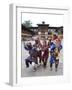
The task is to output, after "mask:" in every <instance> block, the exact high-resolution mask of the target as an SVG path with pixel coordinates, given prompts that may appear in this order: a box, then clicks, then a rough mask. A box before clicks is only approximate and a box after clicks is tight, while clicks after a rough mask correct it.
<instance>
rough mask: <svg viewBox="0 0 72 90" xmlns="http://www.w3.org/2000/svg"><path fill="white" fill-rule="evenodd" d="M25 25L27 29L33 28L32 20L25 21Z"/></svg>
mask: <svg viewBox="0 0 72 90" xmlns="http://www.w3.org/2000/svg"><path fill="white" fill-rule="evenodd" d="M23 25H24V26H25V27H32V22H31V21H30V20H28V21H24V23H23Z"/></svg>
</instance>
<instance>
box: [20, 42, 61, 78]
mask: <svg viewBox="0 0 72 90" xmlns="http://www.w3.org/2000/svg"><path fill="white" fill-rule="evenodd" d="M32 43H33V42H32ZM28 55H29V54H28V51H26V50H25V49H24V42H22V65H21V69H22V70H21V76H22V77H32V76H55V75H63V50H61V53H60V63H59V67H58V71H57V72H56V71H55V64H54V65H53V70H52V71H50V67H49V60H48V63H47V67H46V68H43V65H41V66H38V68H37V71H35V72H34V71H33V66H32V65H30V67H29V68H26V66H25V58H26V57H27V56H28Z"/></svg>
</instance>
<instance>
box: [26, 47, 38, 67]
mask: <svg viewBox="0 0 72 90" xmlns="http://www.w3.org/2000/svg"><path fill="white" fill-rule="evenodd" d="M25 49H26V50H28V51H29V56H28V57H27V58H26V59H25V64H26V67H29V63H30V64H32V62H34V63H35V64H37V63H38V62H37V50H36V48H35V47H32V46H30V45H26V46H25Z"/></svg>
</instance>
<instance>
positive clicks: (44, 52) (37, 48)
mask: <svg viewBox="0 0 72 90" xmlns="http://www.w3.org/2000/svg"><path fill="white" fill-rule="evenodd" d="M24 48H25V49H26V50H27V51H28V52H29V56H28V57H27V58H26V59H25V65H26V67H27V68H29V65H30V64H31V65H33V70H34V71H36V70H37V68H38V66H39V65H43V67H44V68H46V67H47V63H48V62H49V65H50V70H51V71H52V69H53V68H52V67H53V64H55V71H57V70H58V65H59V54H60V50H61V49H62V44H61V40H60V39H59V38H56V39H54V40H53V39H52V38H49V39H48V40H45V39H44V40H42V41H41V40H40V39H39V38H37V39H35V43H34V44H33V45H32V44H31V43H30V42H29V43H26V44H25V45H24ZM48 60H49V61H48Z"/></svg>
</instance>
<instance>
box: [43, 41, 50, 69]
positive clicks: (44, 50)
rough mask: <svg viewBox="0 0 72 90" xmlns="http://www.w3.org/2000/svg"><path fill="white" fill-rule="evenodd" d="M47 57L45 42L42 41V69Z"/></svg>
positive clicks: (47, 51)
mask: <svg viewBox="0 0 72 90" xmlns="http://www.w3.org/2000/svg"><path fill="white" fill-rule="evenodd" d="M48 56H49V50H48V44H47V42H46V40H44V41H43V45H42V61H43V66H44V67H46V65H47V60H48Z"/></svg>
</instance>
